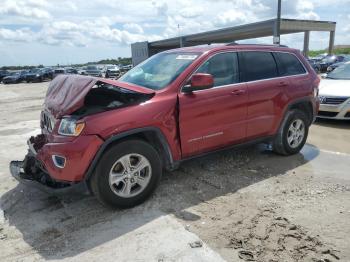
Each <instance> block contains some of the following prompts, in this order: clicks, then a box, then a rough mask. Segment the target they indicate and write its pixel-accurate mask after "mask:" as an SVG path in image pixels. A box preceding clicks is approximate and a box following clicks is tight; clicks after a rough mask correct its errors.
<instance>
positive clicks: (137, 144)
mask: <svg viewBox="0 0 350 262" xmlns="http://www.w3.org/2000/svg"><path fill="white" fill-rule="evenodd" d="M161 176H162V163H161V160H160V157H159V154H158V152H157V151H156V150H155V149H154V148H153V147H152V146H151V145H150V144H148V143H146V142H144V141H141V140H127V141H124V142H121V143H118V144H116V145H114V146H113V147H111V148H110V149H108V150H107V151H106V152H105V153H104V154H103V156H102V157H101V159H100V161H99V163H98V165H97V167H96V170H95V172H94V174H93V176H92V177H91V179H90V181H89V184H90V188H91V190H92V192H93V194H94V195H95V196H96V197H97V199H98V200H99V201H100V202H101V203H102V204H104V205H107V206H110V207H118V208H130V207H133V206H136V205H138V204H141V203H142V202H144V201H145V200H146V199H147V198H148V197H149V196H150V195H151V194H152V193H153V192H154V190H155V189H156V187H157V185H158V183H159V181H160V178H161Z"/></svg>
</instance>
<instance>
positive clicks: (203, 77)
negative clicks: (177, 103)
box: [182, 73, 214, 94]
mask: <svg viewBox="0 0 350 262" xmlns="http://www.w3.org/2000/svg"><path fill="white" fill-rule="evenodd" d="M213 86H214V78H213V76H212V75H211V74H204V73H196V74H194V75H193V76H192V77H191V80H190V83H189V84H188V85H185V86H184V87H183V88H182V92H184V93H186V94H188V93H192V92H193V91H197V90H204V89H209V88H212V87H213Z"/></svg>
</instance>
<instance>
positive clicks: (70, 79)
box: [44, 75, 154, 119]
mask: <svg viewBox="0 0 350 262" xmlns="http://www.w3.org/2000/svg"><path fill="white" fill-rule="evenodd" d="M97 82H103V83H107V84H111V85H114V86H118V87H121V88H124V89H128V90H131V91H134V92H138V93H143V94H153V93H154V91H153V90H151V89H147V88H144V87H141V86H136V85H131V84H128V83H124V82H118V81H115V80H110V79H103V78H96V77H90V76H82V75H58V76H56V77H55V78H54V79H53V80H52V81H51V83H50V85H49V88H48V90H47V92H46V97H45V101H44V108H45V110H48V111H49V112H50V113H51V114H52V115H53V117H55V118H56V119H57V118H61V117H62V116H64V115H69V114H72V113H73V112H74V111H76V110H77V109H79V108H81V107H82V106H83V105H84V98H85V96H86V95H87V93H88V92H89V91H90V89H91V88H92V87H93V86H95V84H96V83H97Z"/></svg>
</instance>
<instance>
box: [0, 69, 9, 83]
mask: <svg viewBox="0 0 350 262" xmlns="http://www.w3.org/2000/svg"><path fill="white" fill-rule="evenodd" d="M8 75H10V72H9V71H7V70H0V82H1V81H2V79H3V78H4V77H5V76H8Z"/></svg>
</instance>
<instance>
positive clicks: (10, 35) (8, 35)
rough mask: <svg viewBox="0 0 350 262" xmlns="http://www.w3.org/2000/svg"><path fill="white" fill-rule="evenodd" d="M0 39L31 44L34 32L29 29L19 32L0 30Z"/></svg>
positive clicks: (19, 30) (18, 30)
mask: <svg viewBox="0 0 350 262" xmlns="http://www.w3.org/2000/svg"><path fill="white" fill-rule="evenodd" d="M0 39H2V40H11V41H16V42H30V41H31V40H32V32H31V31H30V29H29V28H22V29H17V30H9V29H6V28H0Z"/></svg>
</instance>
